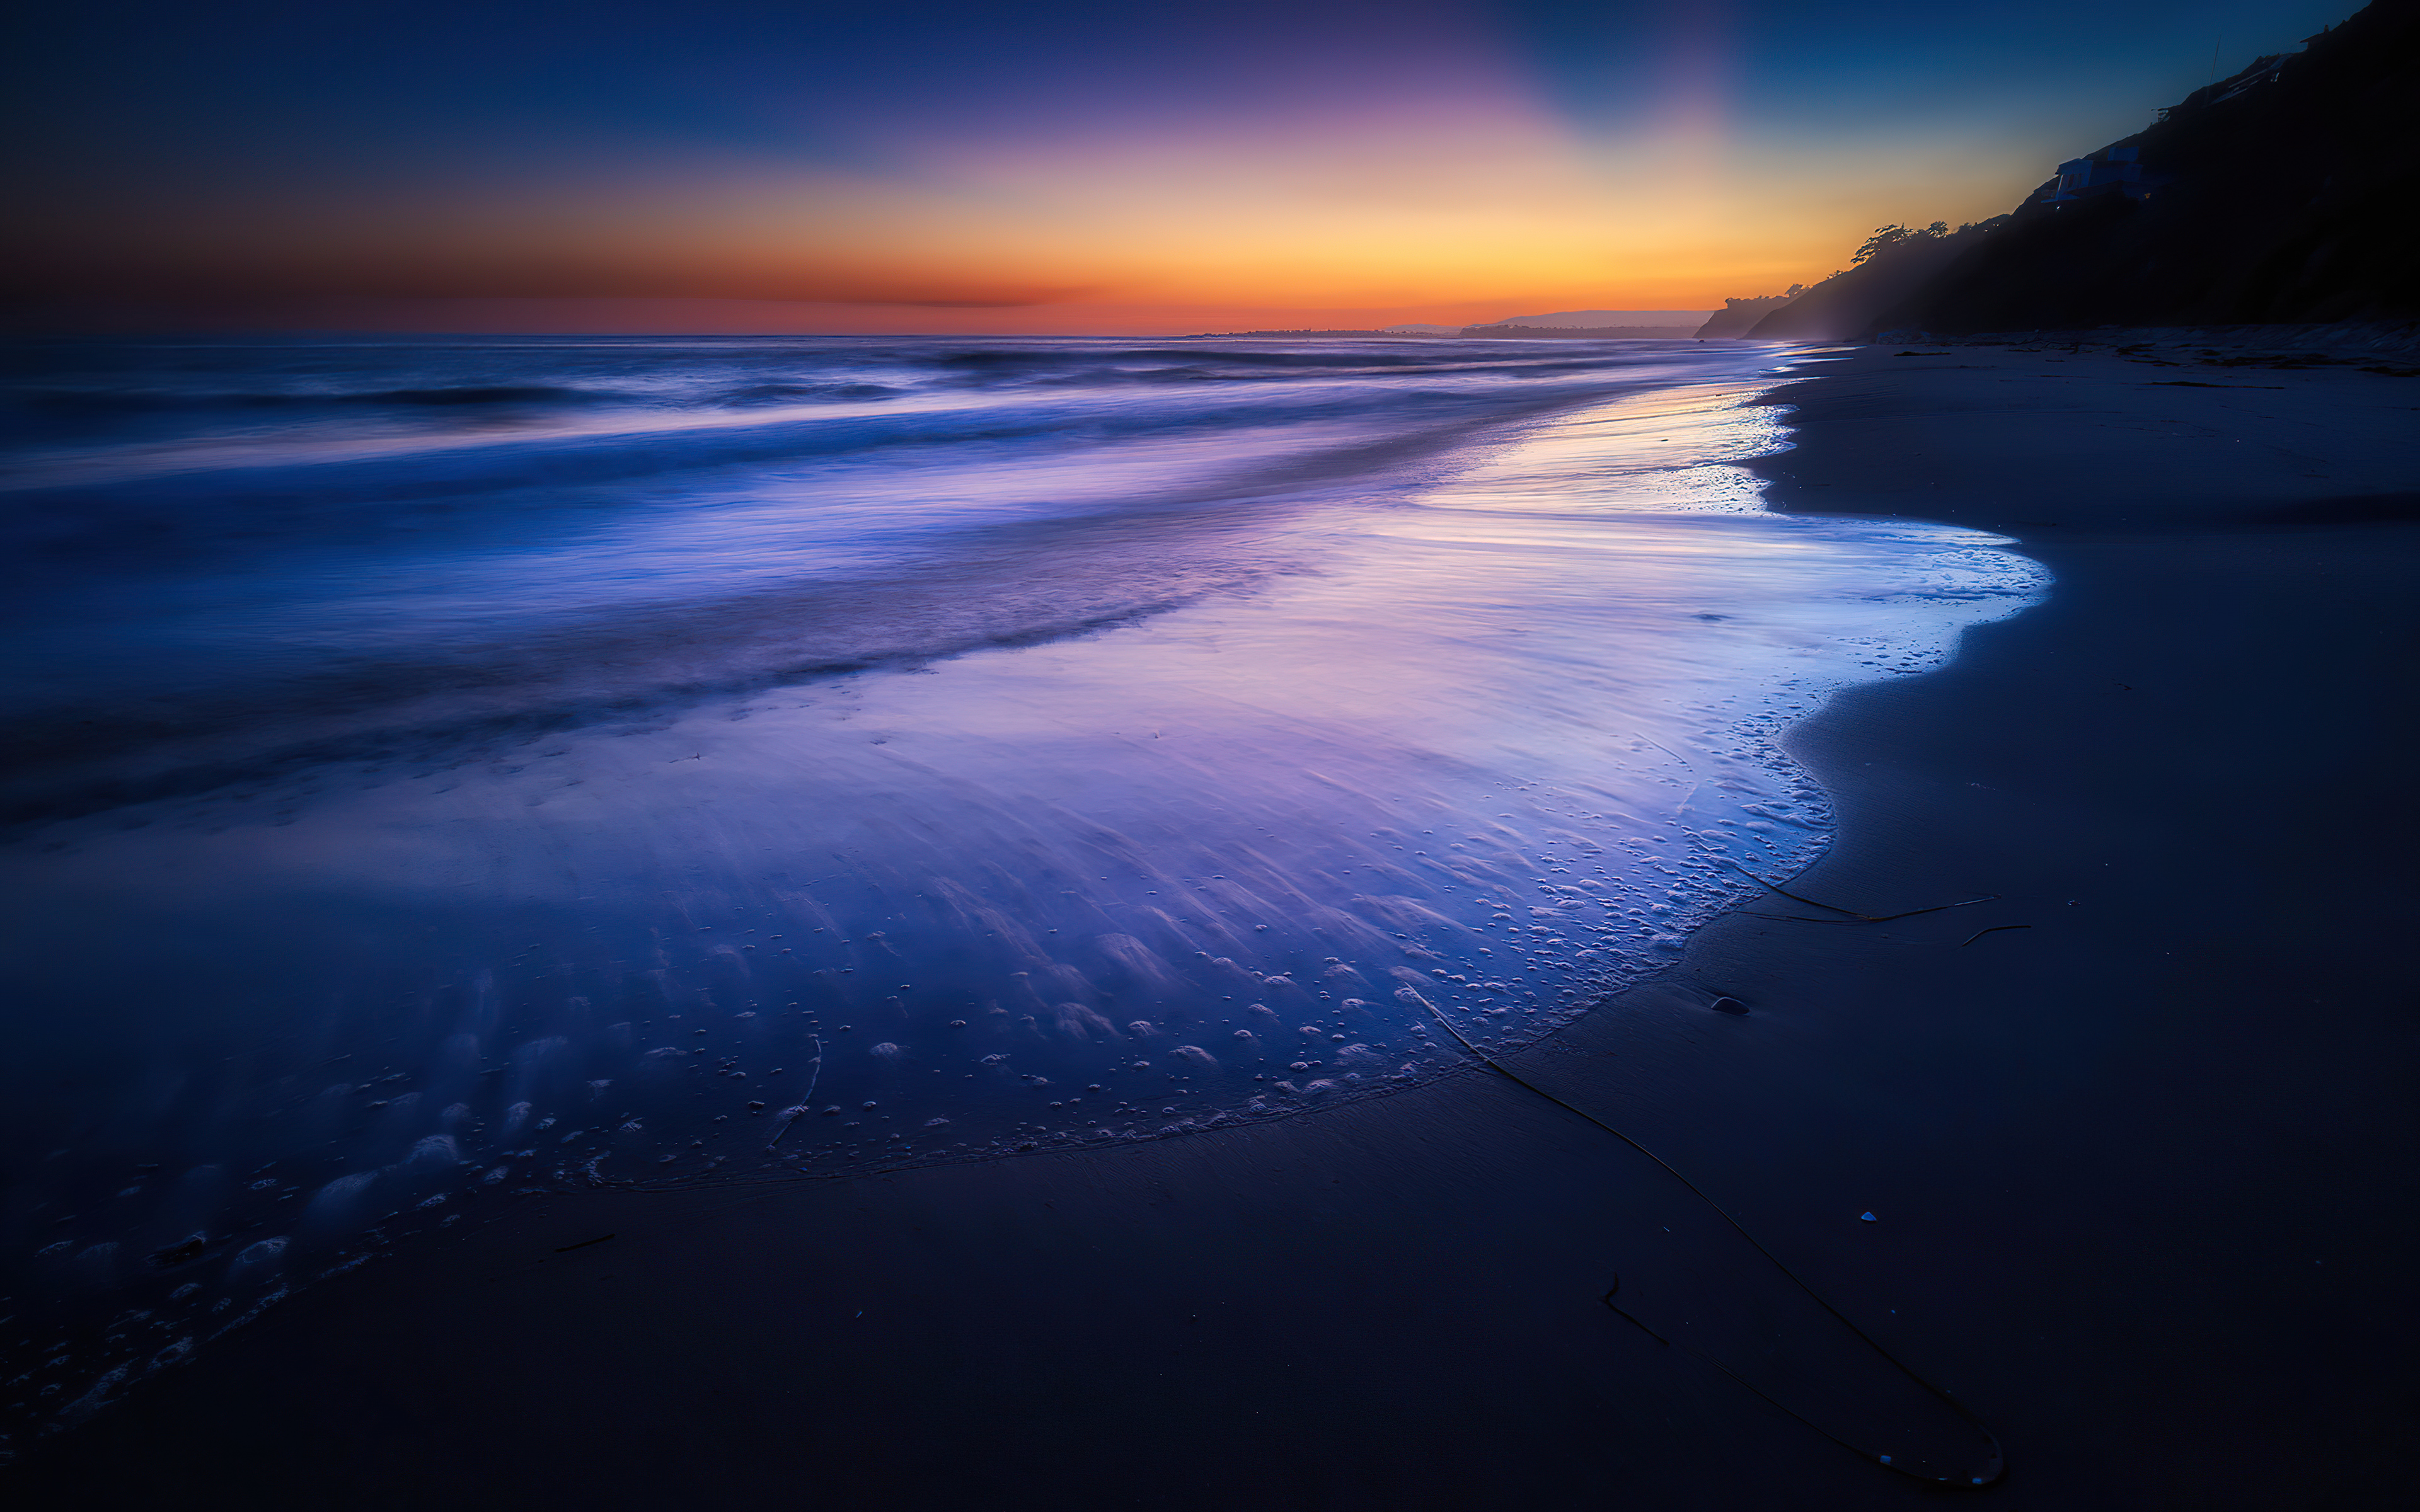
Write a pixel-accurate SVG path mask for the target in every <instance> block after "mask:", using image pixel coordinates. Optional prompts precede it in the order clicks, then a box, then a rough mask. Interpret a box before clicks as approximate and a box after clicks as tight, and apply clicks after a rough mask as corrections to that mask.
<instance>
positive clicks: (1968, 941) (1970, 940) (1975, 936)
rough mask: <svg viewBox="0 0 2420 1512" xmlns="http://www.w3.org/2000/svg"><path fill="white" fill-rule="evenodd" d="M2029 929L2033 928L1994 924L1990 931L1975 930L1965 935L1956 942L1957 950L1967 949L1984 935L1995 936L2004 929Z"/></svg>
mask: <svg viewBox="0 0 2420 1512" xmlns="http://www.w3.org/2000/svg"><path fill="white" fill-rule="evenodd" d="M2031 928H2033V926H2032V925H2031V924H1994V925H1993V926H1992V927H1991V928H1990V929H1978V930H1977V931H1976V932H1975V933H1972V934H1969V935H1967V936H1966V937H1965V938H1964V939H1962V940H1960V941H1959V942H1958V949H1966V947H1968V946H1970V945H1972V944H1974V943H1975V942H1976V941H1977V940H1979V939H1981V938H1982V937H1983V936H1984V935H1986V934H1997V933H2000V931H2002V930H2004V929H2031Z"/></svg>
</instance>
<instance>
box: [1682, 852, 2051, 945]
mask: <svg viewBox="0 0 2420 1512" xmlns="http://www.w3.org/2000/svg"><path fill="white" fill-rule="evenodd" d="M1723 864H1724V865H1725V866H1728V867H1730V869H1731V870H1732V871H1734V872H1738V873H1739V874H1740V875H1741V876H1744V877H1745V878H1747V879H1748V880H1749V881H1750V882H1753V883H1755V884H1756V885H1757V886H1758V887H1762V888H1764V889H1765V890H1766V891H1767V892H1776V893H1779V894H1780V895H1781V896H1782V897H1784V898H1787V899H1789V900H1790V901H1791V902H1792V903H1805V904H1806V905H1807V907H1809V908H1821V909H1823V910H1824V911H1826V912H1828V913H1834V914H1846V915H1847V916H1849V917H1847V918H1803V917H1801V916H1799V915H1797V914H1751V915H1749V916H1748V917H1749V918H1780V919H1787V920H1789V921H1790V922H1792V923H1793V924H1887V923H1889V922H1890V921H1891V920H1893V919H1895V918H1916V916H1917V915H1918V914H1939V913H1947V911H1948V910H1950V909H1952V908H1972V907H1974V906H1975V905H1976V904H1977V903H1990V902H1992V901H1993V899H1995V898H1997V897H1998V896H1999V894H1998V893H1996V892H1993V893H1985V894H1984V895H1983V896H1982V897H1980V898H1969V899H1966V900H1965V901H1964V902H1962V903H1934V904H1933V905H1932V906H1931V907H1930V908H1911V909H1909V910H1907V911H1906V912H1905V913H1900V914H1861V913H1859V912H1857V911H1856V910H1855V909H1854V908H1843V907H1841V906H1840V905H1839V904H1838V903H1823V902H1822V901H1820V900H1818V899H1814V898H1802V897H1800V896H1799V895H1798V894H1796V893H1794V892H1792V891H1791V890H1790V889H1789V888H1787V887H1776V886H1775V885H1774V884H1773V883H1770V882H1767V881H1765V880H1764V878H1762V877H1761V876H1758V875H1757V874H1756V873H1755V872H1751V871H1749V870H1748V869H1747V868H1746V867H1744V866H1742V865H1740V864H1739V863H1738V862H1737V861H1731V860H1726V861H1724V863H1723ZM2003 927H2004V928H2006V927H2010V926H2003Z"/></svg>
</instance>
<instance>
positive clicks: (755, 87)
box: [0, 0, 2355, 332]
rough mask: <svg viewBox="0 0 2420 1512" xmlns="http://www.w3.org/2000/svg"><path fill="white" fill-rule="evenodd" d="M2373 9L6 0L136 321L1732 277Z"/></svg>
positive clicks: (1056, 312) (963, 303)
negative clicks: (22, 2)
mask: <svg viewBox="0 0 2420 1512" xmlns="http://www.w3.org/2000/svg"><path fill="white" fill-rule="evenodd" d="M2353 8H2355V6H2354V5H2353V4H2352V3H2350V0H2211V3H2185V0H2132V3H2129V0H2115V3H2106V0H2104V3H2096V4H2086V3H2083V0H1974V3H1969V4H1963V5H1955V6H1947V5H1941V4H1938V3H1926V4H1914V3H1906V0H1889V3H1862V4H1859V3H1843V4H1834V5H1829V6H1824V5H1808V4H1805V3H1804V0H1798V3H1792V4H1779V3H1775V0H1719V3H1707V4H1670V5H1646V4H1623V3H1618V0H1617V3H1599V4H1588V5H1579V4H1565V3H1560V0H1502V3H1494V4H1487V3H1472V0H1387V3H1384V4H1374V3H1363V0H1293V3H1286V4H1277V3H1269V0H1232V3H1223V4H1218V5H1205V4H1193V3H1187V0H1171V3H1162V4H1158V5H1142V4H1135V3H1127V4H1116V5H1113V4H1086V3H1069V0H1034V3H1030V4H1025V5H1019V6H984V7H978V6H970V5H962V4H934V3H918V0H901V3H892V4H879V5H877V4H827V3H814V0H803V3H797V4H787V5H783V4H771V3H750V0H685V3H680V4H672V3H666V0H659V3H651V4H630V3H615V0H583V3H580V4H570V3H565V0H519V3H510V0H508V3H503V4H497V3H493V0H490V3H488V4H480V5H472V4H463V3H456V0H411V3H402V0H350V3H348V4H345V5H341V6H332V5H325V4H320V5H310V6H304V5H299V4H293V3H289V0H227V3H223V4H217V5H212V6H196V5H192V4H190V3H179V4H173V5H172V4H166V3H162V0H133V3H111V0H93V3H89V4H85V5H82V6H76V7H66V6H54V7H46V8H40V9H41V11H42V12H43V13H41V14H38V15H27V16H24V17H23V18H22V19H20V20H18V21H16V22H12V23H8V27H9V38H10V40H9V48H10V52H11V54H12V55H13V56H14V58H15V59H16V61H17V65H18V66H17V68H16V69H14V70H12V72H13V74H14V75H15V77H14V78H13V79H12V81H11V89H10V94H11V95H12V96H13V100H12V103H11V104H10V105H9V106H8V109H9V110H10V111H11V112H12V113H13V114H14V115H15V116H16V119H15V120H14V121H13V122H12V124H11V128H10V131H9V139H10V143H11V146H10V147H9V148H8V151H9V153H10V155H11V156H12V157H13V158H15V159H16V160H17V161H16V162H13V163H12V165H11V178H12V181H13V183H14V186H15V193H14V194H13V196H12V198H13V199H14V201H15V208H16V209H17V210H18V212H19V213H18V214H17V215H15V216H13V217H12V219H14V220H16V221H17V223H18V224H19V225H20V227H21V230H20V231H19V232H17V233H15V234H14V235H13V236H12V239H11V242H12V250H11V251H10V252H8V254H7V255H6V262H5V264H0V279H4V280H5V292H6V295H7V298H8V302H9V303H10V305H12V306H13V307H14V308H15V309H16V310H17V312H18V318H19V320H20V322H21V323H23V322H26V321H31V322H33V323H37V324H43V323H70V324H72V323H79V322H85V323H98V324H104V325H117V326H126V325H130V324H132V325H141V324H144V323H153V324H161V323H167V324H187V323H193V322H195V321H199V322H202V323H209V324H236V325H241V324H256V325H263V326H292V325H316V326H332V325H334V326H359V327H390V328H400V329H421V330H448V329H451V330H491V331H492V330H623V331H633V330H671V331H707V330H728V331H746V330H755V331H884V332H910V331H965V332H978V331H991V332H1184V331H1205V330H1209V331H1216V330H1236V329H1246V328H1252V327H1305V326H1311V327H1317V326H1352V327H1367V326H1377V325H1385V324H1388V323H1391V322H1396V321H1406V320H1430V321H1440V322H1448V323H1459V322H1463V321H1466V320H1476V319H1493V318H1498V317H1501V316H1510V315H1520V314H1525V313H1535V312H1542V311H1550V310H1560V309H1573V308H1613V309H1661V308H1673V309H1702V308H1707V307H1710V306H1713V305H1716V304H1719V303H1720V302H1721V301H1722V299H1723V298H1724V297H1725V296H1728V295H1748V294H1761V293H1770V292H1775V291H1777V290H1779V289H1780V288H1781V287H1783V286H1784V285H1789V284H1791V283H1792V282H1803V281H1811V280H1812V279H1815V278H1818V277H1821V276H1822V275H1823V274H1825V273H1828V272H1830V271H1831V270H1834V269H1836V268H1838V267H1840V266H1842V265H1843V263H1844V262H1845V261H1846V258H1847V256H1848V255H1849V253H1850V251H1851V250H1852V249H1854V247H1855V245H1856V244H1857V242H1858V241H1859V240H1860V239H1862V237H1863V236H1864V234H1865V233H1866V232H1867V231H1868V230H1869V229H1870V228H1871V227H1872V226H1874V225H1876V224H1882V223H1884V222H1892V221H1908V222H1916V223H1922V222H1927V221H1932V220H1947V221H1949V222H1951V223H1953V224H1955V223H1957V222H1960V221H1965V220H1977V219H1980V218H1982V217H1984V216H1988V215H1993V214H1996V213H1999V212H2000V211H2003V210H2006V209H2008V208H2010V206H2011V205H2013V204H2014V203H2015V202H2016V200H2017V199H2018V198H2019V197H2020V196H2022V195H2023V194H2024V193H2025V192H2026V191H2028V190H2029V189H2031V188H2032V187H2033V186H2034V185H2036V184H2038V183H2039V182H2040V181H2041V180H2042V179H2043V178H2044V177H2048V175H2049V172H2050V169H2051V166H2052V164H2053V163H2055V162H2056V161H2057V160H2058V159H2060V158H2062V157H2068V156H2071V155H2073V154H2075V153H2078V152H2081V151H2084V150H2086V149H2088V148H2091V147H2098V146H2100V145H2102V144H2103V143H2105V142H2107V141H2109V140H2111V139H2112V138H2114V137H2117V136H2120V135H2123V134H2125V133H2127V132H2129V131H2135V130H2139V129H2140V128H2141V127H2142V126H2143V125H2145V124H2146V123H2147V122H2148V121H2149V118H2150V115H2151V111H2152V109H2153V107H2155V106H2157V105H2161V104H2164V103H2168V102H2170V101H2173V100H2176V99H2178V98H2180V96H2182V95H2183V94H2185V93H2187V92H2188V91H2190V90H2191V89H2193V88H2195V87H2197V86H2199V85H2202V84H2204V83H2206V82H2208V80H2209V78H2210V77H2211V69H2212V55H2213V48H2215V50H2216V68H2217V71H2218V72H2219V73H2220V74H2222V75H2223V74H2225V73H2228V72H2232V71H2233V70H2234V69H2238V68H2240V67H2242V65H2243V64H2244V63H2246V62H2248V61H2249V60H2250V59H2251V57H2252V56H2253V55H2254V54H2258V53H2264V52H2275V51H2280V50H2284V49H2287V48H2289V47H2290V46H2291V45H2292V44H2293V43H2294V42H2296V41H2297V40H2299V39H2301V38H2303V37H2304V36H2307V35H2309V34H2310V33H2312V32H2315V31H2317V30H2318V29H2319V27H2320V26H2321V25H2323V24H2326V23H2332V22H2335V21H2337V20H2340V19H2342V17H2343V16H2345V15H2346V14H2349V13H2350V11H2351V10H2352V9H2353Z"/></svg>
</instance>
